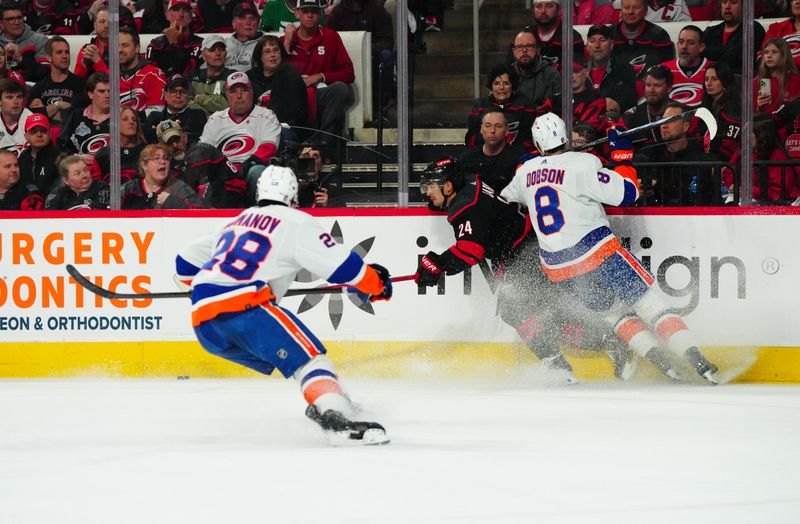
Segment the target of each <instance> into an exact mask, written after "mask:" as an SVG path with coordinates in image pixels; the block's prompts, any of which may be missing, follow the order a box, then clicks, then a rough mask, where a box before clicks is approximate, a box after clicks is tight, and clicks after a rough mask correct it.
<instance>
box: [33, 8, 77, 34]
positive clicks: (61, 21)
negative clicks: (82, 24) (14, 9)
mask: <svg viewBox="0 0 800 524" xmlns="http://www.w3.org/2000/svg"><path fill="white" fill-rule="evenodd" d="M22 7H23V9H24V11H23V15H24V16H25V23H27V24H28V25H29V26H30V28H31V29H33V30H34V31H36V32H37V33H41V34H43V35H74V34H78V24H77V22H78V14H79V12H78V9H77V4H76V2H70V1H69V0H34V1H33V2H30V3H29V4H28V5H27V6H26V5H25V4H22Z"/></svg>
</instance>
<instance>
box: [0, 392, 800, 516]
mask: <svg viewBox="0 0 800 524" xmlns="http://www.w3.org/2000/svg"><path fill="white" fill-rule="evenodd" d="M345 385H346V386H348V388H349V391H350V392H351V394H352V395H353V397H354V398H355V399H356V400H358V401H360V402H361V403H362V404H363V405H364V406H365V407H366V408H367V410H368V412H369V413H370V414H371V415H373V416H374V417H373V418H374V419H376V420H378V421H380V422H382V423H383V424H384V425H385V426H386V428H387V430H388V432H389V434H390V436H391V437H392V439H393V440H392V443H391V444H389V445H387V446H381V447H369V448H365V447H356V448H353V447H350V448H331V447H328V446H326V445H325V444H324V441H323V438H322V436H321V435H320V433H319V432H318V430H317V429H316V427H315V425H314V424H313V423H312V422H310V421H308V420H306V419H305V417H304V415H303V408H304V403H303V401H302V399H301V397H300V394H299V392H298V390H297V387H296V385H295V384H294V383H293V382H285V381H283V380H270V379H264V380H260V379H253V380H247V379H234V380H198V379H190V380H174V379H173V380H166V379H165V380H137V379H120V380H111V379H109V380H90V379H65V380H53V379H51V380H0V522H1V523H3V524H24V523H37V524H53V523H60V524H62V523H63V524H91V523H103V524H122V523H135V524H144V523H148V524H167V523H177V524H182V523H187V524H196V523H214V524H221V523H225V524H238V523H276V524H284V523H324V524H339V523H354V524H361V523H364V524H366V523H370V524H372V523H380V524H390V523H391V524H394V523H397V524H401V523H426V524H428V523H430V524H447V523H459V524H471V523H493V524H509V523H533V522H535V523H567V522H570V523H573V522H574V523H592V524H596V523H613V524H621V523H647V524H651V523H662V522H664V523H666V522H669V523H673V522H676V523H681V524H693V523H703V524H708V523H715V522H719V523H732V522H736V523H770V524H775V523H787V524H788V523H792V524H797V523H799V522H800V386H778V385H724V386H719V387H707V386H700V385H697V386H695V385H691V386H689V385H677V386H676V385H666V384H665V385H654V384H642V383H627V384H620V383H584V384H581V385H578V386H573V387H568V388H546V387H544V386H541V385H531V384H530V383H526V382H525V381H520V380H508V381H500V380H497V381H494V382H488V381H480V382H456V381H447V382H434V381H429V382H428V381H419V382H412V381H399V380H396V381H378V380H369V381H367V380H358V381H354V380H346V379H345Z"/></svg>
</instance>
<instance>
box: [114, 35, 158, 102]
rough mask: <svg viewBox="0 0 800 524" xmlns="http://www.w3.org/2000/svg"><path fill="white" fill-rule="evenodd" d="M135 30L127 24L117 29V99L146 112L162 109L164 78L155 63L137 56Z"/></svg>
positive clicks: (137, 43)
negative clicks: (118, 75)
mask: <svg viewBox="0 0 800 524" xmlns="http://www.w3.org/2000/svg"><path fill="white" fill-rule="evenodd" d="M140 51H141V45H140V43H139V34H138V33H137V32H136V30H135V29H132V28H130V27H120V29H119V68H120V78H119V99H120V103H122V104H123V105H129V106H131V107H133V108H134V109H135V110H137V111H144V112H145V114H146V115H149V114H150V113H152V112H155V111H161V110H162V109H164V87H165V86H166V85H167V79H166V77H165V76H164V73H163V72H162V71H161V69H159V68H158V67H156V66H155V65H153V64H151V63H150V62H147V61H146V60H142V59H141V58H140V57H139V53H140Z"/></svg>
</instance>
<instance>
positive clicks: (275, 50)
mask: <svg viewBox="0 0 800 524" xmlns="http://www.w3.org/2000/svg"><path fill="white" fill-rule="evenodd" d="M798 1H800V0H798ZM264 54H265V55H279V54H281V50H280V49H278V48H277V47H272V48H269V47H265V48H264Z"/></svg>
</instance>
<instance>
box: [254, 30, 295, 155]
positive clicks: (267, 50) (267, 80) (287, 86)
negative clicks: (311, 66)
mask: <svg viewBox="0 0 800 524" xmlns="http://www.w3.org/2000/svg"><path fill="white" fill-rule="evenodd" d="M247 76H248V77H249V78H250V82H252V84H253V96H255V97H256V103H257V104H258V105H260V106H261V107H266V108H267V109H271V110H272V112H273V113H275V115H276V116H277V117H278V120H279V121H280V122H281V123H282V124H289V126H292V127H293V126H302V127H307V126H308V94H307V91H306V84H305V82H303V78H302V77H301V76H300V73H298V72H297V71H296V70H295V68H293V67H292V66H291V65H290V64H289V56H288V55H287V54H286V50H285V49H284V48H283V46H282V45H281V40H280V38H279V37H277V36H274V35H265V36H264V37H262V38H261V40H259V42H258V44H257V45H256V48H255V50H254V51H253V68H252V69H250V70H249V71H248V72H247ZM301 135H302V136H305V131H301V130H295V129H287V128H284V129H283V135H282V136H283V138H284V139H286V140H292V141H294V142H297V141H299V137H300V136H301Z"/></svg>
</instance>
